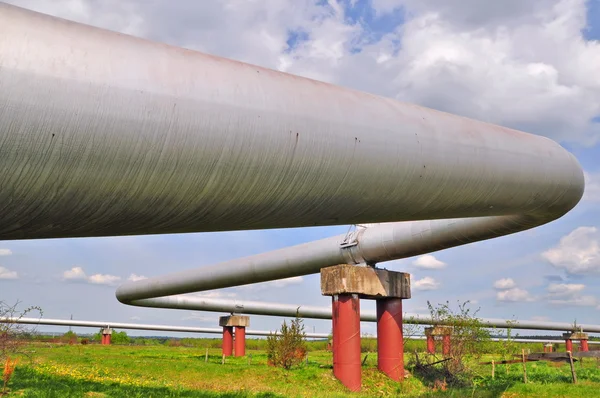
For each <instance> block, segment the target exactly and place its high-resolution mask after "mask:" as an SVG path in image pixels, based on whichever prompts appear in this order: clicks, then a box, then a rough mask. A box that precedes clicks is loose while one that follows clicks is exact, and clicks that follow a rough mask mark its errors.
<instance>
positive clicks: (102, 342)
mask: <svg viewBox="0 0 600 398" xmlns="http://www.w3.org/2000/svg"><path fill="white" fill-rule="evenodd" d="M101 336H102V337H101V338H100V345H105V344H106V343H105V341H106V337H104V334H102V335H101Z"/></svg>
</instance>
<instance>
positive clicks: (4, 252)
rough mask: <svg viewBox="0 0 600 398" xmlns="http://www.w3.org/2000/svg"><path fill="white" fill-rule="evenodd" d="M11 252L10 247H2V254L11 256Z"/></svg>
mask: <svg viewBox="0 0 600 398" xmlns="http://www.w3.org/2000/svg"><path fill="white" fill-rule="evenodd" d="M11 254H13V252H12V250H10V249H0V256H10V255H11Z"/></svg>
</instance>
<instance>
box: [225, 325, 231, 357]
mask: <svg viewBox="0 0 600 398" xmlns="http://www.w3.org/2000/svg"><path fill="white" fill-rule="evenodd" d="M231 354H233V326H223V355H225V356H226V357H230V356H231Z"/></svg>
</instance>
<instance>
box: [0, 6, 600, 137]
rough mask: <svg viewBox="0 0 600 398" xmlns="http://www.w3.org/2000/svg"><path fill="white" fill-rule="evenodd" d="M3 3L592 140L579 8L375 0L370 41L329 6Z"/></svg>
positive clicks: (598, 58)
mask: <svg viewBox="0 0 600 398" xmlns="http://www.w3.org/2000/svg"><path fill="white" fill-rule="evenodd" d="M9 2H11V3H14V4H17V5H21V6H25V7H29V8H33V9H37V10H40V11H43V12H48V13H52V14H55V15H58V16H62V17H65V18H69V19H74V20H78V21H81V22H84V23H88V24H93V25H97V26H101V27H106V28H110V29H114V30H119V31H122V32H128V33H133V34H136V35H140V36H144V37H146V38H149V39H153V40H158V41H164V42H168V43H171V44H175V45H180V46H187V47H190V48H195V49H199V50H201V51H205V52H209V53H213V54H216V55H222V56H226V57H230V58H233V59H237V60H241V61H246V62H252V63H257V64H260V65H263V66H267V67H272V68H276V69H281V70H286V71H288V72H291V73H295V74H300V75H304V76H309V77H313V78H317V79H321V80H326V81H330V82H333V83H338V84H342V85H347V86H351V87H353V88H358V89H362V90H365V91H369V92H373V93H376V94H380V95H386V96H389V97H395V98H399V99H402V100H406V101H409V102H414V103H419V104H423V105H425V106H429V107H433V108H436V109H440V110H444V111H449V112H453V113H457V114H461V115H465V116H469V117H474V118H477V119H480V120H485V121H489V122H493V123H498V124H501V125H506V126H508V127H514V128H518V129H523V130H526V131H530V132H533V133H537V134H541V135H546V136H549V137H551V138H554V139H558V140H563V141H570V142H578V143H583V144H589V145H591V144H593V143H594V142H596V141H598V137H599V136H600V124H599V123H595V122H593V120H592V119H593V118H594V117H596V116H598V115H599V114H600V82H599V81H598V79H597V78H596V75H597V74H596V71H597V70H599V69H600V42H597V41H586V40H585V38H584V36H583V32H584V31H585V29H586V28H587V23H588V21H587V18H586V17H587V15H586V11H587V8H586V7H587V5H588V2H586V0H530V1H522V0H510V1H508V0H507V1H502V2H496V3H493V4H492V3H491V2H480V1H474V0H454V1H437V0H374V1H373V2H372V4H373V7H374V12H375V13H376V15H378V16H381V17H383V16H386V15H389V13H390V12H392V11H393V10H395V9H398V8H399V7H403V8H404V11H405V12H404V16H405V18H403V19H404V22H405V23H404V24H403V25H399V26H396V27H392V28H391V29H389V31H388V32H387V33H384V34H383V35H381V36H377V37H376V36H375V35H374V34H373V29H372V27H371V26H369V24H368V23H367V22H365V20H364V19H362V18H358V21H357V18H350V17H349V11H348V9H345V7H344V5H343V4H345V3H338V2H335V1H328V2H315V1H311V0H287V1H284V0H265V1H260V2H236V1H232V0H222V1H217V0H214V1H209V0H206V1H201V2H200V1H199V2H190V1H186V2H184V1H181V2H152V3H148V2H144V1H141V0H120V1H117V0H106V1H102V2H98V1H90V0H77V1H74V0H56V1H52V2H48V1H42V0H11V1H9ZM163 3H164V4H163ZM319 4H321V5H319ZM353 21H356V22H353ZM290 31H292V32H296V33H298V32H300V35H299V36H302V37H303V38H302V39H301V40H298V41H297V43H296V45H295V46H294V47H293V48H289V47H288V43H287V41H288V39H289V32H290ZM399 43H401V45H400V44H399ZM457 98H460V101H457Z"/></svg>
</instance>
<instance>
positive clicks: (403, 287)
mask: <svg viewBox="0 0 600 398" xmlns="http://www.w3.org/2000/svg"><path fill="white" fill-rule="evenodd" d="M321 293H322V294H323V295H324V296H331V297H332V324H333V374H334V375H335V377H336V378H337V379H338V380H340V381H341V382H342V383H343V384H344V385H345V386H346V387H348V389H350V390H351V391H360V388H361V369H360V368H361V361H360V298H365V299H375V300H377V367H378V368H379V370H381V371H382V372H384V373H385V374H386V375H388V376H389V377H390V378H392V379H394V380H397V381H400V380H402V379H403V378H404V340H403V336H402V300H404V299H409V298H410V274H406V273H403V272H394V271H388V270H384V269H378V268H374V267H369V266H356V265H347V264H342V265H337V266H333V267H327V268H323V269H321Z"/></svg>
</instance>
